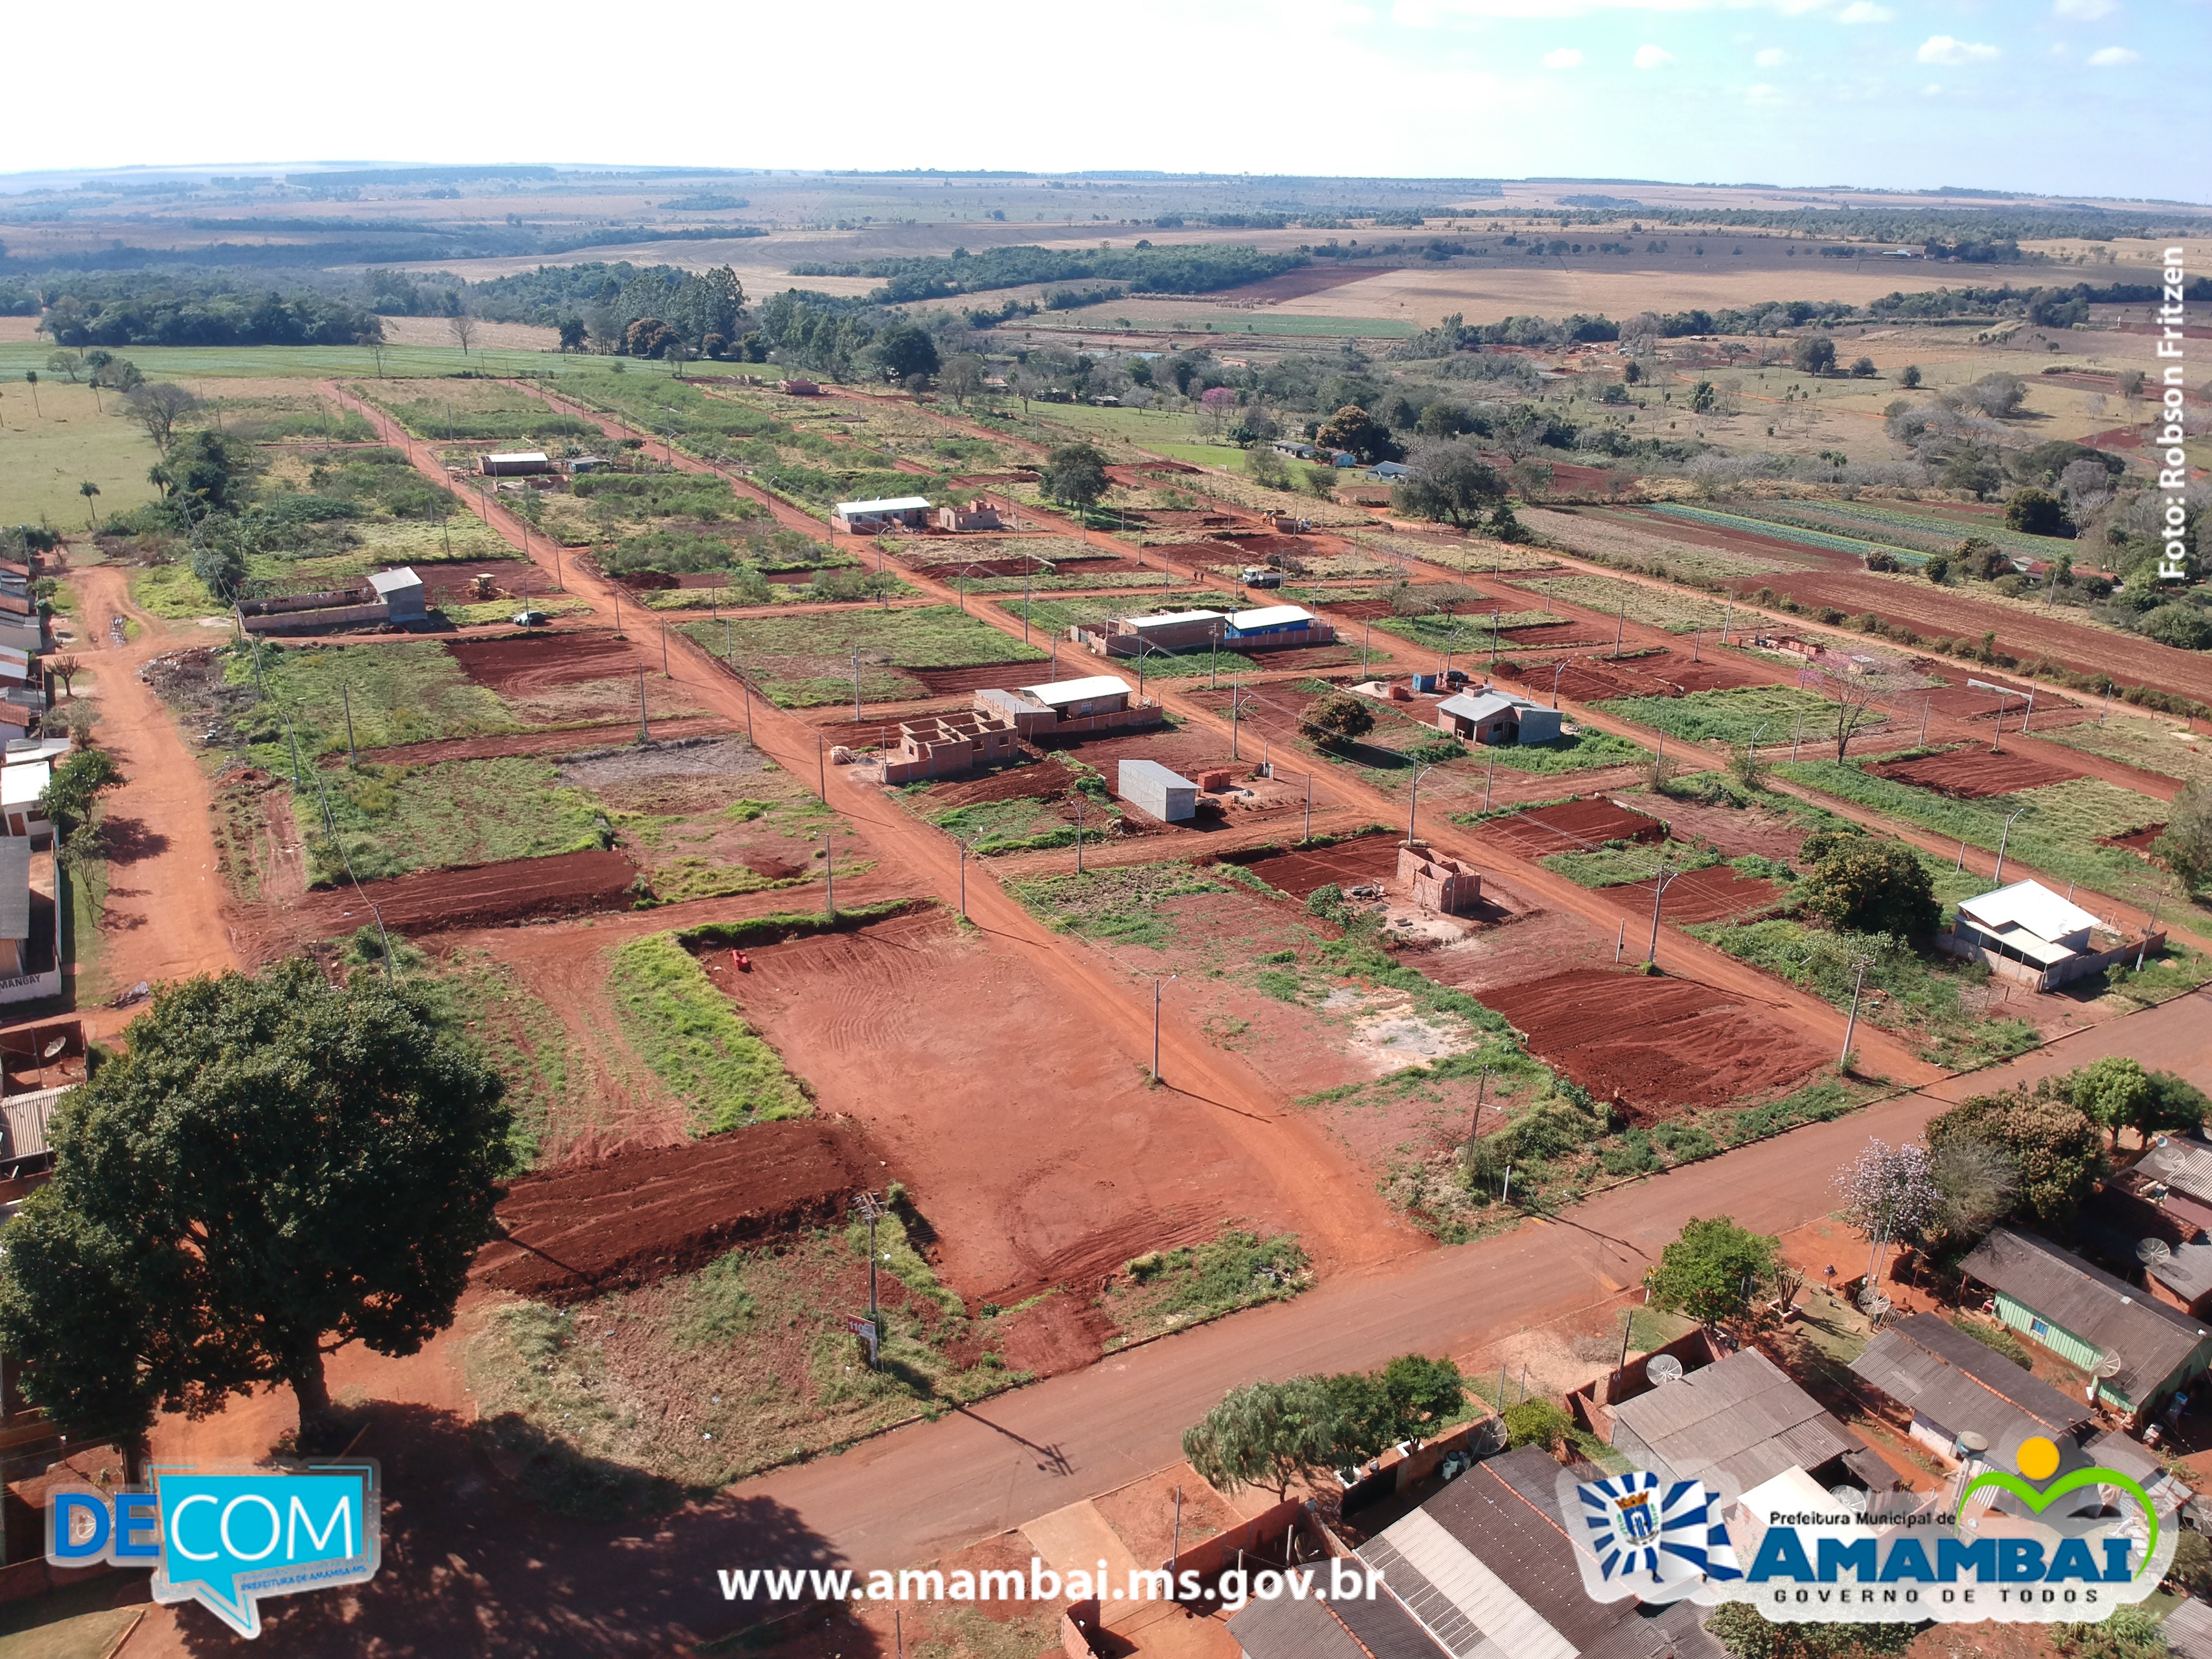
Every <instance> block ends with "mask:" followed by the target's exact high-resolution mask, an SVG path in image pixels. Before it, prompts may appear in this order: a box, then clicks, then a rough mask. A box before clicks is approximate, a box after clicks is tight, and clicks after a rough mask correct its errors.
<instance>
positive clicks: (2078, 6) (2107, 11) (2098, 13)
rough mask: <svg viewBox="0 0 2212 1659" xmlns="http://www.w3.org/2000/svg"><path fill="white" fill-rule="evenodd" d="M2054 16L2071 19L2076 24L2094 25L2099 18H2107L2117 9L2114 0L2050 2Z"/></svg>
mask: <svg viewBox="0 0 2212 1659" xmlns="http://www.w3.org/2000/svg"><path fill="white" fill-rule="evenodd" d="M2118 9H2119V7H2118V5H2117V4H2116V3H2115V0H2052V4H2051V12H2052V13H2053V15H2057V16H2059V17H2071V18H2073V19H2074V20H2075V21H2076V22H2081V23H2093V22H2095V21H2097V20H2098V19H2099V18H2100V17H2109V16H2111V15H2112V14H2113V13H2114V12H2116V11H2118Z"/></svg>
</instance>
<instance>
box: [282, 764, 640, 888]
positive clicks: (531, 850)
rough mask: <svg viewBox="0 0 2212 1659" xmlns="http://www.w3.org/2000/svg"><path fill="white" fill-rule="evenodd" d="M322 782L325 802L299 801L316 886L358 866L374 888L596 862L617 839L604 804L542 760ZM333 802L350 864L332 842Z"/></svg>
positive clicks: (371, 769)
mask: <svg viewBox="0 0 2212 1659" xmlns="http://www.w3.org/2000/svg"><path fill="white" fill-rule="evenodd" d="M319 781H320V782H321V784H322V786H323V788H322V793H321V794H318V793H317V792H316V790H315V789H314V787H313V785H312V784H309V785H307V786H306V787H301V788H298V789H295V790H294V791H293V792H292V815H293V817H294V818H295V820H297V822H298V823H299V825H300V830H301V838H302V840H303V842H304V844H305V845H306V847H307V872H308V878H309V880H310V881H311V882H313V883H315V884H323V883H327V882H333V881H337V880H340V879H343V877H344V875H345V873H346V870H347V867H348V861H350V864H351V867H352V871H353V873H354V874H355V875H356V876H357V877H358V878H360V879H362V881H373V880H374V879H376V878H379V877H382V876H402V875H405V874H406V873H407V872H409V871H410V870H440V869H447V868H451V867H453V866H457V865H464V864H497V863H501V862H503V861H505V860H508V859H536V858H548V857H550V856H552V855H554V854H559V853H581V852H587V851H590V850H591V849H592V848H601V847H605V846H607V845H608V844H609V843H611V842H612V841H613V839H614V830H613V827H612V825H611V823H609V821H608V818H607V816H606V814H605V812H604V811H601V810H600V807H599V802H598V801H597V800H595V799H593V798H592V797H591V796H590V795H587V794H586V793H584V792H583V791H582V790H580V789H572V788H568V787H563V786H562V784H561V783H560V782H559V781H558V774H557V772H556V769H555V768H554V766H553V763H551V762H550V761H547V760H543V759H540V758H539V757H537V756H534V755H509V756H504V757H499V758H497V759H493V760H461V761H441V762H439V763H436V764H435V765H431V766H379V765H374V764H364V765H362V766H360V767H357V768H346V769H323V770H320V771H319ZM325 800H327V801H328V803H329V806H330V815H331V822H332V823H334V824H335V825H336V826H337V833H338V839H339V842H341V843H343V848H344V853H343V855H341V854H340V852H339V850H338V848H337V846H333V845H332V844H331V842H330V841H329V839H328V838H327V836H325V833H324V829H323V823H322V819H321V811H322V804H323V802H324V801H325Z"/></svg>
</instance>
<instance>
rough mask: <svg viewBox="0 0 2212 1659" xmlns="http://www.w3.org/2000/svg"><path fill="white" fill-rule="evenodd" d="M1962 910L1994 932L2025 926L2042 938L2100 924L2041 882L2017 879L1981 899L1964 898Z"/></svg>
mask: <svg viewBox="0 0 2212 1659" xmlns="http://www.w3.org/2000/svg"><path fill="white" fill-rule="evenodd" d="M1959 909H1960V914H1961V915H1968V916H1972V918H1973V919H1974V920H1975V921H1978V922H1979V923H1981V924H1982V926H1983V927H1987V928H1989V929H1990V931H1991V932H1992V933H1999V932H2002V931H2003V930H2004V929H2005V928H2008V927H2024V928H2026V929H2027V931H2028V932H2029V933H2033V934H2034V935H2035V936H2036V937H2037V938H2038V939H2064V938H2065V937H2066V936H2067V935H2068V934H2069V933H2080V932H2081V930H2082V929H2083V928H2084V927H2096V926H2098V925H2099V924H2098V921H2097V918H2096V917H2094V916H2093V915H2090V914H2089V913H2088V912H2087V910H2084V909H2083V908H2081V906H2080V905H2078V904H2075V902H2072V901H2071V900H2070V899H2063V898H2061V897H2059V896H2058V895H2057V894H2056V893H2054V892H2052V891H2051V890H2050V889H2049V888H2048V887H2045V885H2044V884H2042V883H2041V882H2039V881H2016V882H2015V883H2013V884H2012V885H2011V886H2009V887H2000V888H1998V889H1997V890H1996V891H1995V892H1994V893H1984V894H1982V895H1981V896H1979V897H1978V898H1970V899H1960V901H1959Z"/></svg>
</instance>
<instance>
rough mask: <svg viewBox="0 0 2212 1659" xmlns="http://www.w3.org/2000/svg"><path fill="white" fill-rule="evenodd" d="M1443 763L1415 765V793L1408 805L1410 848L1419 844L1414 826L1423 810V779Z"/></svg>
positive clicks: (1407, 840) (1407, 837) (1407, 825)
mask: <svg viewBox="0 0 2212 1659" xmlns="http://www.w3.org/2000/svg"><path fill="white" fill-rule="evenodd" d="M1442 764H1443V762H1441V761H1438V762H1435V763H1431V764H1430V765H1427V766H1423V765H1420V764H1419V763H1415V765H1414V767H1413V793H1412V797H1411V799H1410V800H1409V802H1408V804H1407V807H1406V845H1407V848H1409V849H1410V848H1414V847H1416V846H1418V845H1419V842H1417V841H1416V840H1415V839H1414V836H1413V828H1414V825H1415V823H1417V822H1418V821H1419V816H1420V811H1421V780H1422V779H1423V778H1425V777H1426V776H1427V775H1429V774H1430V773H1431V772H1433V771H1435V770H1436V769H1437V767H1438V766H1440V765H1442Z"/></svg>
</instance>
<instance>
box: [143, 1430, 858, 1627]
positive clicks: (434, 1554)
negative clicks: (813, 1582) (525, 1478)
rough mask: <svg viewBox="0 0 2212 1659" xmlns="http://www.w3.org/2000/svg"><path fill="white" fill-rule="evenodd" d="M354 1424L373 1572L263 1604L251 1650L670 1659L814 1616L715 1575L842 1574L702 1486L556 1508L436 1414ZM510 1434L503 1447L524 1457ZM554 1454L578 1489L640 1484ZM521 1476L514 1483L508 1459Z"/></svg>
mask: <svg viewBox="0 0 2212 1659" xmlns="http://www.w3.org/2000/svg"><path fill="white" fill-rule="evenodd" d="M364 1414H365V1416H366V1417H367V1419H368V1426H367V1428H366V1430H365V1431H363V1433H362V1436H361V1437H360V1438H359V1440H358V1441H356V1443H355V1444H354V1445H353V1447H352V1448H351V1455H356V1456H365V1457H374V1458H375V1459H376V1460H378V1462H379V1464H380V1468H381V1471H382V1481H383V1559H382V1565H381V1566H380V1570H379V1571H378V1573H377V1576H376V1577H374V1579H372V1580H371V1581H370V1582H368V1583H366V1584H361V1585H356V1586H352V1587H350V1588H347V1589H337V1590H329V1591H321V1592H308V1593H305V1594H301V1595H283V1596H275V1597H271V1598H270V1599H268V1600H266V1601H263V1602H262V1604H261V1610H262V1618H263V1630H264V1634H263V1637H262V1640H261V1651H262V1652H264V1653H267V1654H275V1655H297V1656H301V1659H323V1656H327V1655H331V1654H339V1653H378V1654H388V1655H395V1656H397V1655H422V1656H425V1659H447V1656H464V1655H465V1656H484V1659H492V1656H501V1659H506V1656H513V1655H553V1654H560V1655H580V1656H600V1655H609V1656H612V1655H632V1654H639V1655H644V1654H650V1655H663V1654H669V1653H677V1652H688V1651H690V1650H692V1649H693V1648H694V1647H696V1645H697V1644H701V1643H704V1642H715V1643H718V1644H719V1643H720V1642H723V1641H725V1640H726V1639H727V1638H732V1637H735V1636H737V1635H738V1633H739V1632H744V1631H748V1630H752V1629H755V1628H756V1627H758V1626H763V1625H765V1624H767V1623H768V1622H769V1621H770V1620H780V1619H783V1618H786V1617H787V1616H789V1615H791V1614H793V1613H800V1612H803V1611H807V1610H809V1607H810V1604H813V1605H814V1606H815V1607H818V1604H817V1603H814V1598H813V1596H812V1595H811V1587H810V1592H809V1595H807V1597H806V1599H805V1601H775V1600H770V1599H769V1597H768V1596H767V1595H765V1593H764V1591H763V1587H760V1586H756V1587H755V1593H754V1594H753V1595H751V1596H750V1598H748V1597H745V1596H742V1595H741V1596H738V1597H735V1598H726V1597H725V1596H724V1595H723V1593H722V1590H721V1587H720V1582H719V1581H718V1579H717V1577H716V1574H717V1571H718V1570H720V1569H738V1570H744V1569H748V1568H754V1567H760V1568H769V1569H775V1568H792V1569H815V1568H820V1569H824V1570H836V1569H840V1568H844V1567H848V1566H849V1565H852V1564H850V1563H848V1562H847V1561H846V1560H845V1559H843V1557H842V1554H841V1553H839V1551H838V1550H837V1549H836V1547H834V1546H833V1545H831V1544H830V1543H829V1541H828V1540H826V1539H824V1538H823V1537H821V1536H820V1535H819V1534H816V1533H814V1532H812V1531H811V1530H809V1529H808V1528H807V1527H806V1526H805V1523H804V1522H802V1521H801V1520H800V1519H799V1516H798V1514H797V1513H796V1512H795V1511H793V1510H791V1509H788V1508H787V1507H786V1506H785V1505H783V1504H780V1503H778V1502H776V1501H775V1499H773V1498H763V1497H757V1496H750V1497H738V1496H735V1495H732V1494H731V1493H728V1492H720V1493H716V1494H714V1496H712V1497H709V1498H702V1499H699V1500H697V1501H695V1502H690V1503H686V1504H681V1505H680V1506H679V1507H676V1508H672V1509H670V1510H666V1511H665V1512H663V1513H659V1514H654V1515H643V1516H641V1515H639V1514H637V1513H636V1511H635V1510H631V1511H629V1513H628V1514H627V1515H625V1516H623V1517H621V1518H590V1517H585V1516H574V1515H563V1514H556V1513H553V1512H551V1511H550V1510H546V1509H544V1508H541V1507H539V1506H538V1505H537V1504H533V1503H532V1502H531V1501H530V1500H529V1499H528V1498H526V1496H524V1492H523V1487H522V1485H521V1483H520V1480H514V1479H509V1478H507V1476H506V1475H504V1474H501V1468H513V1467H517V1465H516V1464H515V1463H514V1462H513V1459H512V1458H511V1457H510V1455H509V1454H508V1450H507V1449H506V1448H501V1449H500V1451H499V1454H498V1465H497V1466H495V1462H494V1461H493V1456H492V1455H490V1452H489V1448H488V1444H487V1440H486V1439H485V1438H484V1437H481V1436H480V1435H479V1433H478V1432H477V1425H473V1424H471V1423H469V1422H466V1421H465V1420H464V1419H461V1418H460V1417H458V1416H456V1415H455V1414H453V1413H451V1412H447V1411H443V1410H440V1409H438V1408H435V1407H428V1406H421V1405H414V1404H396V1403H388V1402H379V1403H377V1404H375V1405H373V1406H371V1407H368V1408H367V1410H366V1412H365V1413H364ZM527 1439H528V1437H525V1438H524V1439H523V1440H518V1441H517V1442H516V1443H515V1445H514V1447H513V1450H514V1451H515V1452H517V1453H519V1454H520V1455H523V1456H524V1457H525V1459H526V1458H527V1456H528V1455H531V1452H532V1448H531V1446H530V1445H529V1444H527V1443H526V1441H527ZM541 1450H542V1448H541ZM567 1455H568V1456H569V1457H570V1458H572V1459H574V1461H575V1462H576V1463H577V1465H578V1468H577V1469H576V1470H575V1471H574V1473H575V1474H577V1475H578V1477H579V1478H592V1479H597V1480H600V1481H601V1482H603V1483H606V1484H610V1485H618V1484H620V1483H621V1482H623V1481H630V1482H635V1480H639V1479H640V1478H643V1479H645V1480H651V1477H649V1476H642V1472H641V1471H637V1470H632V1469H628V1468H624V1467H623V1466H622V1465H619V1464H613V1463H608V1462H604V1461H603V1460H592V1459H588V1458H585V1457H583V1456H581V1455H580V1454H575V1453H574V1452H568V1453H567ZM521 1467H523V1468H525V1470H526V1471H527V1464H526V1462H525V1463H524V1464H523V1465H522V1466H521ZM177 1629H178V1632H179V1636H180V1638H182V1645H183V1646H184V1648H185V1651H187V1652H189V1653H191V1654H193V1655H205V1656H209V1659H214V1656H217V1655H222V1656H226V1659H227V1656H230V1655H233V1654H235V1653H236V1651H237V1644H238V1638H237V1636H236V1635H235V1633H234V1632H232V1630H231V1629H230V1627H229V1626H227V1625H224V1624H222V1622H221V1621H220V1620H217V1619H216V1617H215V1615H214V1614H212V1613H209V1612H207V1611H206V1610H205V1609H204V1608H203V1607H198V1606H197V1605H192V1606H187V1607H180V1608H179V1610H178V1613H177ZM839 1634H840V1636H841V1637H842V1638H843V1639H842V1640H841V1641H840V1642H839V1643H838V1644H837V1647H838V1650H839V1651H840V1653H841V1654H842V1656H843V1659H874V1656H875V1654H876V1653H877V1651H878V1649H877V1644H875V1642H874V1641H873V1639H872V1638H871V1637H870V1636H869V1635H868V1633H867V1632H866V1631H865V1630H863V1629H860V1628H859V1627H857V1626H855V1627H853V1628H851V1629H849V1630H847V1629H844V1628H842V1627H841V1629H840V1631H839ZM746 1645H750V1644H746Z"/></svg>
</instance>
